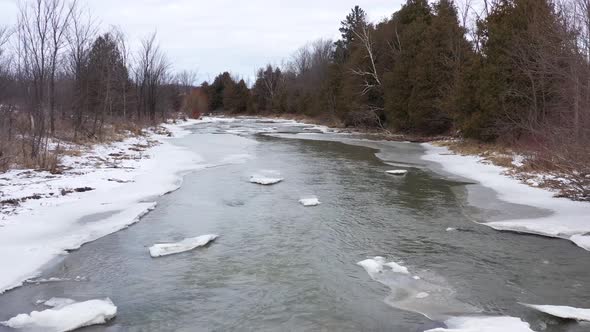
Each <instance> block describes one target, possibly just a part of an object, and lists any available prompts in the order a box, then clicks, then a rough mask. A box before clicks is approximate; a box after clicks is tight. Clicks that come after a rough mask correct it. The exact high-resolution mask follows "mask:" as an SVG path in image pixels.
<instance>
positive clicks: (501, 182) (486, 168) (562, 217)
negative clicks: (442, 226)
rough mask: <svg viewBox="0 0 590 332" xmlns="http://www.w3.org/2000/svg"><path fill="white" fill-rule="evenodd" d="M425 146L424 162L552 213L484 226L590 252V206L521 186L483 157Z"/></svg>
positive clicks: (509, 199)
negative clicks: (561, 242)
mask: <svg viewBox="0 0 590 332" xmlns="http://www.w3.org/2000/svg"><path fill="white" fill-rule="evenodd" d="M423 146H424V147H425V148H426V155H425V156H424V157H423V159H424V160H429V161H434V162H437V163H439V164H441V165H442V167H443V169H444V170H445V171H448V172H450V173H453V174H456V175H459V176H462V177H466V178H469V179H472V180H475V181H477V182H479V183H480V184H481V185H482V186H485V187H488V188H491V189H493V190H494V191H496V192H497V194H498V198H499V199H501V200H503V201H506V202H510V203H515V204H522V205H528V206H532V207H536V208H539V209H549V210H551V211H552V214H551V215H549V216H547V217H542V218H528V219H515V220H505V221H496V222H488V223H484V224H483V225H487V226H490V227H492V228H494V229H496V230H501V231H513V232H521V233H530V234H537V235H543V236H549V237H556V238H563V239H568V240H570V241H572V242H574V243H575V244H576V245H578V246H580V247H581V248H583V249H586V250H590V236H585V234H588V233H590V203H586V202H575V201H571V200H569V199H566V198H556V197H554V193H553V192H550V191H548V190H545V189H541V188H533V187H530V186H528V185H526V184H523V183H520V182H519V181H518V180H516V179H513V178H511V177H509V176H507V175H505V174H504V172H506V169H505V168H503V167H499V166H494V165H490V164H484V163H482V160H481V158H480V157H477V156H460V155H455V154H452V153H450V151H449V150H448V149H447V148H444V147H436V146H433V145H431V144H423Z"/></svg>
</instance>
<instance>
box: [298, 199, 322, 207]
mask: <svg viewBox="0 0 590 332" xmlns="http://www.w3.org/2000/svg"><path fill="white" fill-rule="evenodd" d="M299 203H301V205H303V206H306V207H307V206H318V205H320V204H322V203H321V202H320V200H319V199H318V198H317V197H308V198H302V199H300V200H299Z"/></svg>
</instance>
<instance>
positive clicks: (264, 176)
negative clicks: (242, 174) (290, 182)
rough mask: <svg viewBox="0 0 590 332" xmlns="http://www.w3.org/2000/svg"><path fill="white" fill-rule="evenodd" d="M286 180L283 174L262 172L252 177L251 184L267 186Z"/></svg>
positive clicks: (269, 171) (268, 171)
mask: <svg viewBox="0 0 590 332" xmlns="http://www.w3.org/2000/svg"><path fill="white" fill-rule="evenodd" d="M284 180H285V179H284V178H282V177H281V173H279V172H278V171H271V170H266V171H260V172H258V173H257V174H254V175H252V176H251V177H250V182H252V183H256V184H261V185H265V186H269V185H273V184H277V183H279V182H282V181H284Z"/></svg>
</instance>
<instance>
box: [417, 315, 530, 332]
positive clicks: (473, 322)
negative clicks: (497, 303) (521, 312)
mask: <svg viewBox="0 0 590 332" xmlns="http://www.w3.org/2000/svg"><path fill="white" fill-rule="evenodd" d="M445 325H446V326H447V327H446V328H442V327H439V328H436V329H431V330H427V331H425V332H534V331H533V330H532V329H531V326H530V325H529V324H528V323H527V322H523V321H522V320H521V319H520V318H517V317H509V316H498V317H492V316H479V317H477V316H475V317H471V316H466V317H453V318H450V319H448V320H446V321H445Z"/></svg>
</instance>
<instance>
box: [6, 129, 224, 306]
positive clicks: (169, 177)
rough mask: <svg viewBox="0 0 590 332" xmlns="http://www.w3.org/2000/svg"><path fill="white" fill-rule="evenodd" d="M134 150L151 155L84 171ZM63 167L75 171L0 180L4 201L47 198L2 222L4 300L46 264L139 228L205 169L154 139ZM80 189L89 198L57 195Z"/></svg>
mask: <svg viewBox="0 0 590 332" xmlns="http://www.w3.org/2000/svg"><path fill="white" fill-rule="evenodd" d="M212 121H215V119H211V118H205V119H203V120H188V121H185V122H180V123H175V124H165V125H163V126H164V127H165V128H166V129H167V130H168V131H169V132H170V133H171V134H172V136H171V137H172V138H179V137H182V136H185V135H187V134H189V133H190V132H189V131H188V130H186V129H183V127H186V126H190V125H194V124H198V123H206V122H212ZM148 142H149V143H151V144H148ZM137 146H149V147H147V148H146V149H145V150H143V151H141V152H139V155H138V156H134V157H133V158H127V159H125V160H120V161H118V162H117V164H116V165H110V166H105V165H102V166H96V165H94V164H91V165H88V163H87V161H88V160H93V159H100V160H103V159H109V156H112V155H118V154H121V153H126V152H129V150H131V151H133V150H134V148H135V147H137ZM64 159H65V160H63V161H62V162H63V163H64V164H66V165H67V166H70V167H72V168H73V170H72V171H70V172H67V173H65V174H63V175H60V176H52V175H49V174H48V173H46V172H32V171H30V170H14V171H10V172H7V173H4V174H0V176H1V177H3V179H4V181H7V183H6V184H4V188H1V189H2V190H5V192H6V193H8V194H10V195H26V194H29V192H31V193H30V194H35V195H39V194H41V197H42V198H40V199H36V200H31V201H27V202H25V203H24V204H22V207H21V208H19V210H17V211H16V213H12V214H8V215H6V214H5V215H3V216H2V219H1V220H0V266H4V267H8V268H5V269H3V272H2V273H1V274H0V294H1V293H3V292H5V291H7V290H10V289H13V288H16V287H19V286H21V285H22V284H23V283H24V282H25V281H27V280H30V279H31V278H34V277H36V276H38V275H39V274H40V273H41V271H42V269H43V267H44V266H45V265H46V264H48V263H50V262H51V261H52V260H54V259H55V258H57V257H59V256H61V255H65V254H67V252H68V251H69V250H75V249H78V248H80V247H81V246H82V245H83V244H85V243H88V242H91V241H94V240H97V239H99V238H101V237H103V236H106V235H108V234H111V233H114V232H117V231H119V230H121V229H124V228H126V227H128V226H129V225H131V224H133V223H136V222H137V221H139V219H140V218H141V217H142V216H143V215H145V214H146V213H148V212H149V211H150V210H152V209H154V208H155V206H156V200H157V197H159V196H162V195H165V194H167V193H169V192H172V191H174V190H176V189H178V188H179V187H180V185H181V183H182V178H183V176H184V175H185V174H187V173H188V172H191V171H195V170H198V169H200V168H203V167H204V166H203V165H201V163H200V161H201V158H200V157H199V156H198V155H197V154H196V153H194V152H192V151H189V150H187V149H185V148H181V147H178V146H176V145H174V144H172V143H171V142H170V138H169V137H168V136H165V135H160V134H157V133H153V132H147V133H146V134H145V136H143V137H130V138H128V139H125V140H123V141H121V142H116V143H112V144H108V145H98V146H96V147H94V148H92V149H91V150H90V151H89V152H88V153H85V154H83V155H82V156H79V157H73V158H72V157H67V158H64ZM171 161H173V162H171ZM24 172H26V173H29V174H32V175H27V176H26V178H25V179H24V180H23V179H22V178H19V177H18V175H19V174H23V173H24ZM15 183H16V185H15ZM80 187H91V189H92V190H91V191H88V192H84V193H78V192H73V193H72V194H69V195H63V194H62V195H59V194H57V193H59V192H60V191H61V190H64V188H72V189H73V188H80ZM33 191H34V192H33ZM54 192H55V193H56V194H54ZM85 219H87V220H85ZM89 220H90V221H89Z"/></svg>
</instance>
